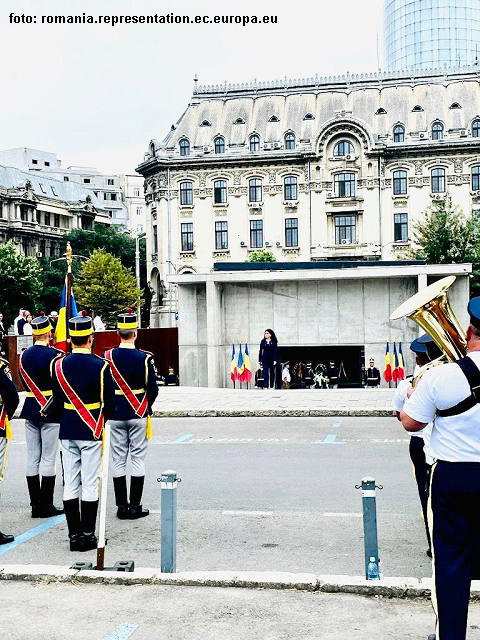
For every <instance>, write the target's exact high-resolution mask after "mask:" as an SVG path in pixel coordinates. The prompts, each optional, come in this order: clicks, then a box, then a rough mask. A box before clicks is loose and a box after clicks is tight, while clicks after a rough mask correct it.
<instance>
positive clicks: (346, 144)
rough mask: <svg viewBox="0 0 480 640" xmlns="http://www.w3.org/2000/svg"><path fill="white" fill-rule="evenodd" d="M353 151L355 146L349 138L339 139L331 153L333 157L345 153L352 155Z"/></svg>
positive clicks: (344, 154) (341, 155)
mask: <svg viewBox="0 0 480 640" xmlns="http://www.w3.org/2000/svg"><path fill="white" fill-rule="evenodd" d="M354 153H355V147H354V146H353V144H352V143H351V142H350V141H349V140H340V142H337V144H336V145H335V147H334V148H333V155H334V156H335V157H343V156H346V155H350V154H351V155H353V154H354Z"/></svg>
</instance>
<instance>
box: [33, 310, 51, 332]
mask: <svg viewBox="0 0 480 640" xmlns="http://www.w3.org/2000/svg"><path fill="white" fill-rule="evenodd" d="M52 330H53V329H52V325H51V324H50V320H49V318H48V316H46V315H45V312H44V311H41V312H40V315H39V316H38V318H35V320H32V334H33V335H34V336H43V334H44V333H49V332H50V331H52Z"/></svg>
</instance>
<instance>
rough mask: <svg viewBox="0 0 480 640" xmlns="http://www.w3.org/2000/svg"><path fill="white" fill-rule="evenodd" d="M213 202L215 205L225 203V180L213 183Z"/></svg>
mask: <svg viewBox="0 0 480 640" xmlns="http://www.w3.org/2000/svg"><path fill="white" fill-rule="evenodd" d="M213 202H214V203H215V204H225V203H226V202H227V183H226V181H225V180H216V181H215V182H214V183H213Z"/></svg>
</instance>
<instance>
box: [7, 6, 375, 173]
mask: <svg viewBox="0 0 480 640" xmlns="http://www.w3.org/2000/svg"><path fill="white" fill-rule="evenodd" d="M382 7H383V1H382V0H363V2H359V1H358V0H342V1H341V2H338V1H337V2H334V1H331V0H328V1H325V0H320V1H318V0H317V2H310V3H309V2H305V0H304V1H303V2H301V3H299V4H296V3H294V2H292V1H291V0H290V1H289V2H286V1H285V0H277V1H276V2H273V1H272V0H260V1H258V0H257V2H253V1H252V0H244V1H243V2H237V3H234V2H231V1H230V0H224V1H223V2H220V1H218V0H204V1H203V2H202V3H200V2H198V0H197V2H193V1H192V0H176V1H175V2H173V0H170V1H168V0H167V1H166V2H165V1H163V2H162V1H160V0H157V1H154V0H136V1H135V2H133V1H131V0H41V1H39V0H0V60H2V64H1V67H2V68H1V77H2V89H3V90H2V95H1V99H0V149H11V148H14V147H24V146H26V147H32V148H34V149H40V150H44V151H51V152H54V153H57V155H58V157H59V158H60V159H61V161H62V166H63V167H67V166H70V165H77V166H91V167H92V166H93V167H97V168H98V169H100V170H101V171H103V172H105V173H133V172H134V170H135V167H136V166H138V164H140V162H141V161H142V159H143V154H144V152H145V151H146V149H147V147H148V142H149V141H150V139H152V138H157V139H159V140H162V139H163V138H164V136H165V135H166V134H167V132H168V130H169V128H170V126H171V124H172V123H174V122H176V120H178V118H179V117H180V115H181V114H182V112H183V111H184V110H185V109H186V107H187V105H188V102H189V100H190V98H191V95H192V90H193V78H194V76H195V74H197V75H198V78H199V84H215V83H221V82H224V81H225V80H226V81H227V82H249V81H251V80H253V79H255V78H256V79H257V80H259V81H262V80H273V79H280V78H283V77H285V76H287V77H289V78H301V77H309V76H314V75H315V74H316V73H318V74H319V75H320V76H322V75H339V74H343V73H345V72H346V71H350V72H351V73H365V72H370V71H374V70H376V69H377V68H378V58H377V33H378V39H379V45H378V52H379V59H380V65H381V64H382V57H383V55H382V44H381V36H382ZM11 13H13V14H14V16H13V18H11V17H10V14H11ZM83 13H85V14H86V15H91V16H93V17H94V18H95V19H98V16H127V15H128V16H141V15H144V16H146V15H155V14H157V15H159V16H165V15H168V14H170V13H174V14H175V15H177V16H178V15H187V16H195V15H202V16H215V15H221V16H225V15H227V16H234V15H241V16H244V15H245V16H262V17H263V16H277V17H278V22H277V23H276V24H250V25H247V26H242V25H238V24H231V25H226V24H189V25H184V24H180V25H176V24H173V25H172V24H117V25H115V26H112V25H111V24H104V23H102V24H48V23H47V21H48V20H52V19H53V17H54V16H69V15H70V16H72V15H82V14H83ZM22 15H23V16H25V17H24V18H22V17H21V16H22ZM34 17H35V18H36V23H27V22H26V20H29V19H31V20H33V18H34ZM22 20H23V22H22ZM42 20H43V23H42ZM16 21H19V22H16Z"/></svg>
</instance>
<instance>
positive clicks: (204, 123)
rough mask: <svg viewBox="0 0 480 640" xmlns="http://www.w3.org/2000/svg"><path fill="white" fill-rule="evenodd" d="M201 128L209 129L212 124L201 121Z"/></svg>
mask: <svg viewBox="0 0 480 640" xmlns="http://www.w3.org/2000/svg"><path fill="white" fill-rule="evenodd" d="M200 126H201V127H211V126H212V123H211V122H209V121H208V120H202V122H201V123H200Z"/></svg>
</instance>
